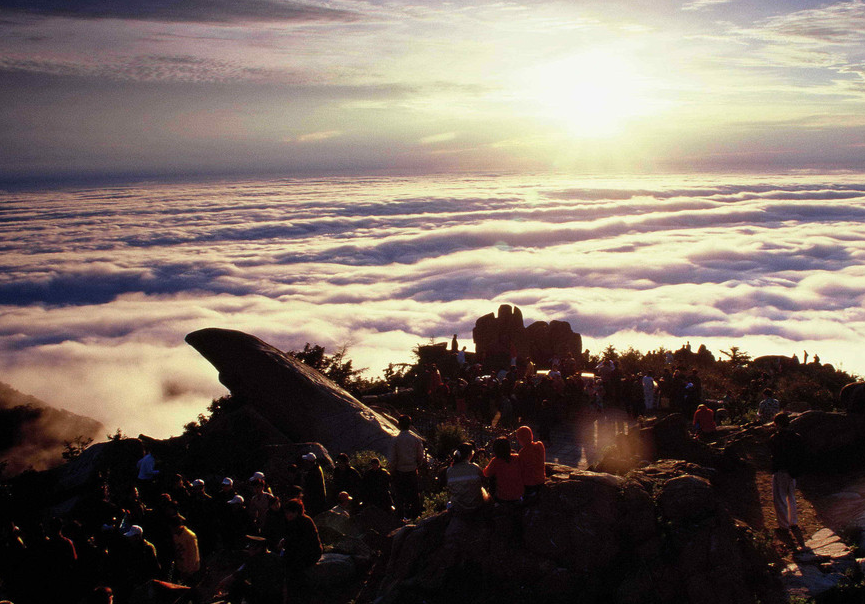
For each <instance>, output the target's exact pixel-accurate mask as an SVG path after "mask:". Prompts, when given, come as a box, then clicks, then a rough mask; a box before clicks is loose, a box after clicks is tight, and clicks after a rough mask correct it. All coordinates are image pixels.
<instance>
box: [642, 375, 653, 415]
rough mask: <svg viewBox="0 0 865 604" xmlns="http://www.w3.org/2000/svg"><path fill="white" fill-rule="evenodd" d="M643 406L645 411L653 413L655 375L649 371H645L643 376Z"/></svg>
mask: <svg viewBox="0 0 865 604" xmlns="http://www.w3.org/2000/svg"><path fill="white" fill-rule="evenodd" d="M642 386H643V406H644V407H645V409H646V413H654V411H655V376H654V374H653V373H652V372H651V371H647V372H646V375H644V376H643V381H642Z"/></svg>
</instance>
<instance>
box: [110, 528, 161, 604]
mask: <svg viewBox="0 0 865 604" xmlns="http://www.w3.org/2000/svg"><path fill="white" fill-rule="evenodd" d="M123 537H124V539H123V543H120V544H119V548H118V549H117V550H116V555H115V556H113V557H114V558H115V559H114V560H113V561H112V562H114V563H115V564H116V565H115V566H114V567H115V568H116V569H117V572H116V573H115V574H116V576H117V582H116V584H115V587H116V589H117V598H118V600H120V601H126V599H127V597H128V595H129V594H130V593H132V590H133V589H134V588H135V587H137V586H138V585H142V584H144V583H146V582H147V581H150V580H151V579H157V578H159V576H160V574H161V572H162V567H161V566H160V564H159V558H158V557H157V555H156V547H154V545H153V544H152V543H150V541H147V540H146V539H145V538H144V530H143V529H142V528H141V527H140V526H138V525H137V524H133V525H132V526H130V527H129V530H127V531H126V532H125V533H123Z"/></svg>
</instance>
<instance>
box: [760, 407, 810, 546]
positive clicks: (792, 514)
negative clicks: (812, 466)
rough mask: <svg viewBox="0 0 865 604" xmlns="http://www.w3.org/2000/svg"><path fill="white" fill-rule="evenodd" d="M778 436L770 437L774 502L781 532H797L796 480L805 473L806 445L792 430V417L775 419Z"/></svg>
mask: <svg viewBox="0 0 865 604" xmlns="http://www.w3.org/2000/svg"><path fill="white" fill-rule="evenodd" d="M774 422H775V429H776V431H775V434H773V435H772V436H771V437H770V438H769V450H770V451H771V453H772V503H774V505H775V513H776V514H777V516H778V529H779V530H782V531H786V530H788V529H789V530H792V531H794V532H795V531H797V530H798V528H799V527H798V519H797V515H796V478H797V477H798V476H799V475H801V474H802V471H803V469H804V465H805V464H804V459H805V442H804V441H803V440H802V437H801V436H799V435H798V434H796V433H795V432H793V431H792V430H790V416H789V415H788V414H787V413H778V414H777V415H775V418H774Z"/></svg>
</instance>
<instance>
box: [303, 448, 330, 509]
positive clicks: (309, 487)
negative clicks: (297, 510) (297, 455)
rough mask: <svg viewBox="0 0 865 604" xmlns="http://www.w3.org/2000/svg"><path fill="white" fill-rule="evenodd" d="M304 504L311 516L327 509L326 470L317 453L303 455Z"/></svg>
mask: <svg viewBox="0 0 865 604" xmlns="http://www.w3.org/2000/svg"><path fill="white" fill-rule="evenodd" d="M301 475H302V476H303V479H302V486H303V504H304V506H305V508H306V510H307V511H308V512H309V514H310V515H311V516H315V515H316V514H320V513H321V512H323V511H325V510H326V509H327V490H326V488H325V486H324V472H322V470H321V466H320V465H319V463H318V459H316V457H315V453H312V452H310V453H305V454H304V455H303V456H302V457H301Z"/></svg>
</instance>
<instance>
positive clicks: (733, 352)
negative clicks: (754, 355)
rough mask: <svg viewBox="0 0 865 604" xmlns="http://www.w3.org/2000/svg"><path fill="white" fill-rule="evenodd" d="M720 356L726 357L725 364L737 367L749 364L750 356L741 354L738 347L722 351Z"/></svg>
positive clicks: (744, 353)
mask: <svg viewBox="0 0 865 604" xmlns="http://www.w3.org/2000/svg"><path fill="white" fill-rule="evenodd" d="M721 354H723V355H724V356H726V357H727V363H729V364H730V365H733V366H734V367H738V366H741V365H745V364H747V363H750V362H751V355H749V354H748V353H746V352H743V351H742V350H741V349H740V348H739V347H738V346H730V350H722V351H721Z"/></svg>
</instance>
